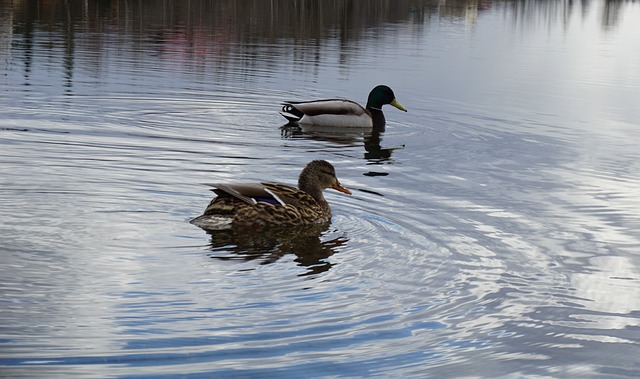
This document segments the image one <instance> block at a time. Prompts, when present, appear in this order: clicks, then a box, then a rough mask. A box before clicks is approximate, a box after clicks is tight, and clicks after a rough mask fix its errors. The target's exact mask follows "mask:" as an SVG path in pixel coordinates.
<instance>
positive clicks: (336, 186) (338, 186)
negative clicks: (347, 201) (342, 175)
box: [331, 181, 351, 195]
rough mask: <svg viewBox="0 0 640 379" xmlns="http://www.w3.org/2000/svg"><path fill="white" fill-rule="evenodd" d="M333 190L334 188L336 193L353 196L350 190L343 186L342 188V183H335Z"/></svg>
mask: <svg viewBox="0 0 640 379" xmlns="http://www.w3.org/2000/svg"><path fill="white" fill-rule="evenodd" d="M331 188H333V189H334V190H336V191H340V192H342V193H346V194H347V195H351V191H349V190H348V189H346V188H344V187H343V186H341V185H340V183H338V182H337V181H336V182H334V183H333V185H332V186H331Z"/></svg>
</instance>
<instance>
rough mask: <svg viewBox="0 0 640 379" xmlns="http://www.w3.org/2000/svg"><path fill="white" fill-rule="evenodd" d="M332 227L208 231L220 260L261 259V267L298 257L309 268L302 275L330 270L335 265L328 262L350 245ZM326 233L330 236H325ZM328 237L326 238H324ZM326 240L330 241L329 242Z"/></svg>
mask: <svg viewBox="0 0 640 379" xmlns="http://www.w3.org/2000/svg"><path fill="white" fill-rule="evenodd" d="M328 228H329V224H328V223H327V224H318V225H311V226H301V227H286V228H285V227H275V228H269V229H268V230H258V231H256V230H246V229H229V230H218V231H208V232H207V233H209V234H210V235H211V242H210V248H211V251H212V253H211V254H210V256H211V258H214V259H220V260H234V259H240V260H245V261H251V260H259V261H260V263H261V264H269V263H273V262H275V261H277V260H278V259H280V258H281V257H282V256H284V255H287V254H295V255H296V258H295V261H296V262H297V263H298V264H299V265H300V266H303V267H306V268H307V272H306V273H305V274H302V275H311V274H318V273H321V272H324V271H327V270H329V269H330V268H331V266H332V264H331V263H330V262H328V261H327V260H326V259H327V258H329V257H330V256H332V255H333V254H335V253H336V249H338V248H339V247H340V246H343V245H344V244H346V243H347V241H348V240H347V238H346V237H344V236H342V235H341V236H338V237H333V238H331V237H332V236H330V234H331V233H330V231H328ZM323 233H327V234H325V235H324V236H323ZM323 237H325V238H323ZM326 237H328V238H330V239H328V240H326Z"/></svg>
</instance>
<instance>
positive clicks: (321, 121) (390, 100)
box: [280, 85, 407, 128]
mask: <svg viewBox="0 0 640 379" xmlns="http://www.w3.org/2000/svg"><path fill="white" fill-rule="evenodd" d="M385 104H391V105H393V106H394V107H396V108H398V109H400V110H401V111H405V112H406V111H407V109H406V108H405V107H403V106H402V105H401V104H400V103H398V102H397V101H396V95H395V94H394V93H393V90H391V88H389V87H387V86H383V85H380V86H377V87H375V88H374V89H372V90H371V92H370V93H369V98H368V99H367V106H366V109H365V108H363V107H362V106H361V105H360V104H358V103H356V102H355V101H351V100H345V99H328V100H315V101H285V102H284V103H283V107H282V112H280V114H281V115H283V116H284V117H285V118H286V119H287V120H289V122H291V123H301V124H311V125H317V126H351V127H367V128H371V127H373V126H374V125H376V126H384V123H385V119H384V113H382V106H383V105H385Z"/></svg>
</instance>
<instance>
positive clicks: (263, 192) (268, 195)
mask: <svg viewBox="0 0 640 379" xmlns="http://www.w3.org/2000/svg"><path fill="white" fill-rule="evenodd" d="M206 185H208V186H210V187H213V188H212V189H211V190H212V191H213V192H214V193H215V194H216V195H218V197H219V198H228V197H232V198H234V199H237V200H240V201H241V202H243V203H246V204H248V205H255V204H257V203H258V202H263V203H269V204H274V205H285V204H286V202H285V201H283V200H282V198H281V195H280V194H285V195H286V194H291V193H295V192H301V191H300V190H298V189H297V188H295V187H291V186H287V185H285V184H278V183H231V184H230V183H207V184H206ZM214 201H215V199H214Z"/></svg>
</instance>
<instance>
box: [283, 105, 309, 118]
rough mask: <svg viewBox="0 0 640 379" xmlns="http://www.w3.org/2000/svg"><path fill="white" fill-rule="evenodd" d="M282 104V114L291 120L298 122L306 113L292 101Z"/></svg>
mask: <svg viewBox="0 0 640 379" xmlns="http://www.w3.org/2000/svg"><path fill="white" fill-rule="evenodd" d="M282 104H283V105H282V112H280V114H281V115H282V116H283V117H284V118H286V119H287V120H289V122H292V123H296V122H298V121H300V120H301V119H302V116H304V113H302V112H300V110H298V108H296V107H295V106H293V105H292V104H291V103H282Z"/></svg>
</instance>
